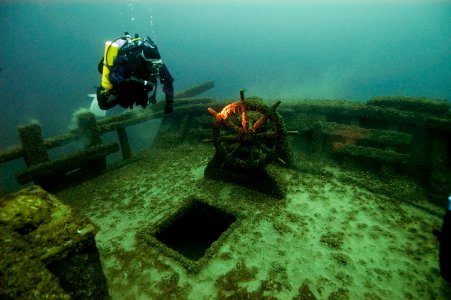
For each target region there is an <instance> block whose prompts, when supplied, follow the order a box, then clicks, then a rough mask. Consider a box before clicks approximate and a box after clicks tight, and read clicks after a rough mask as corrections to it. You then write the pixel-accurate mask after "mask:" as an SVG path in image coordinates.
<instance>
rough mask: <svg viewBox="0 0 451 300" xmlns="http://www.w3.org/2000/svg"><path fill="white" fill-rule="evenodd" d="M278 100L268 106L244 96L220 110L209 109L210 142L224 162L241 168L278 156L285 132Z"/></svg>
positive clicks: (264, 164)
mask: <svg viewBox="0 0 451 300" xmlns="http://www.w3.org/2000/svg"><path fill="white" fill-rule="evenodd" d="M280 103H281V101H278V102H277V103H275V104H274V105H272V106H271V107H268V106H266V105H265V104H263V103H262V101H259V100H257V99H246V100H245V99H244V92H243V90H241V91H240V100H239V101H237V102H234V103H231V104H228V105H227V106H226V107H224V108H223V109H222V111H221V112H216V111H215V110H214V109H213V108H208V112H209V113H210V114H211V115H213V116H214V117H215V119H216V121H215V123H214V124H213V136H212V139H213V143H214V145H215V147H216V151H217V152H216V154H217V155H219V157H220V158H221V159H223V160H224V163H225V162H227V163H228V164H229V165H231V166H233V167H238V168H243V169H258V168H263V167H265V166H266V165H267V164H268V163H270V162H271V161H272V160H274V159H277V158H279V157H280V156H281V154H282V151H283V148H284V146H285V143H286V137H287V131H286V129H285V126H284V124H283V121H282V118H281V117H280V115H279V113H277V112H276V109H277V106H279V104H280Z"/></svg>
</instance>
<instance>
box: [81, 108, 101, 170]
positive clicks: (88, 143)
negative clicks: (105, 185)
mask: <svg viewBox="0 0 451 300" xmlns="http://www.w3.org/2000/svg"><path fill="white" fill-rule="evenodd" d="M76 117H77V123H78V128H79V130H80V136H81V140H82V141H83V144H84V146H85V149H88V148H90V147H94V146H97V145H100V144H102V138H101V136H100V130H99V127H98V126H97V121H96V117H95V116H94V114H93V113H91V112H81V113H78V114H77V116H76ZM83 169H87V170H89V171H91V172H94V173H98V172H99V171H101V170H104V169H106V158H105V157H102V158H99V159H98V160H96V161H94V162H91V163H89V164H87V165H85V166H83Z"/></svg>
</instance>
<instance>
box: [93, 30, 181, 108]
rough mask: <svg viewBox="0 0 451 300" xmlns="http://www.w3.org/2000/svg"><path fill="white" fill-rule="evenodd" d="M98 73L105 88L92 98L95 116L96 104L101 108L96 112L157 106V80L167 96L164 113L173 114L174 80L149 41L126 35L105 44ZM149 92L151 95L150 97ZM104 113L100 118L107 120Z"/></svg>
mask: <svg viewBox="0 0 451 300" xmlns="http://www.w3.org/2000/svg"><path fill="white" fill-rule="evenodd" d="M98 70H99V72H100V73H101V74H102V85H101V86H100V87H98V88H97V93H96V95H92V96H93V97H94V100H93V103H92V104H91V111H92V112H94V111H93V106H97V105H93V104H94V101H95V102H97V103H95V104H98V107H97V110H98V108H100V109H101V110H107V109H110V108H112V107H114V106H116V105H118V104H119V105H120V106H122V107H123V108H130V109H132V108H133V106H134V105H139V106H142V107H143V108H145V107H146V106H147V105H148V104H149V102H150V103H152V104H155V103H156V99H155V96H156V90H157V79H159V80H160V82H161V85H162V89H163V92H164V93H165V107H164V110H165V112H166V113H171V112H172V105H173V103H174V87H173V85H172V83H173V81H174V79H173V77H172V76H171V73H170V72H169V70H168V68H167V67H166V65H165V64H164V63H163V61H162V59H161V56H160V52H159V51H158V47H157V45H156V44H155V43H154V42H153V41H152V40H151V39H150V37H147V38H146V39H142V38H140V37H139V36H138V35H137V34H135V38H132V37H131V36H130V35H129V33H128V32H125V36H124V37H120V38H118V39H116V40H114V41H113V42H106V45H105V53H104V57H103V58H102V59H101V61H100V62H99V66H98ZM150 92H152V93H151V94H150V95H149V93H150ZM96 100H97V101H96ZM94 110H95V108H94ZM94 113H95V114H97V115H99V114H98V113H96V112H94ZM105 113H106V112H103V113H100V115H103V116H104V115H105Z"/></svg>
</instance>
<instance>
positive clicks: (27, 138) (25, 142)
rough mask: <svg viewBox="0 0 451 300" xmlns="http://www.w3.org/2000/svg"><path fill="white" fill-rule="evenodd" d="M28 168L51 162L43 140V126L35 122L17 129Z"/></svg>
mask: <svg viewBox="0 0 451 300" xmlns="http://www.w3.org/2000/svg"><path fill="white" fill-rule="evenodd" d="M17 130H18V131H19V136H20V142H21V144H22V149H23V154H24V159H25V164H26V165H27V167H30V166H33V165H36V164H39V163H42V162H46V161H48V160H49V155H48V153H47V149H46V147H45V145H44V140H43V138H42V131H41V125H40V124H39V122H37V121H34V122H32V123H30V124H26V125H20V126H18V127H17Z"/></svg>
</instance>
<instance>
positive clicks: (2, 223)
mask: <svg viewBox="0 0 451 300" xmlns="http://www.w3.org/2000/svg"><path fill="white" fill-rule="evenodd" d="M0 229H1V235H0V298H2V299H72V298H78V299H80V298H86V297H88V298H89V297H97V298H100V299H106V298H108V290H107V286H106V280H105V277H104V276H103V274H102V271H101V267H100V261H99V259H98V253H97V252H96V249H95V244H94V236H95V234H96V233H97V231H98V230H99V227H98V226H96V225H94V224H92V223H91V222H90V221H89V219H88V218H86V217H85V216H82V215H80V214H79V212H78V211H77V210H76V209H74V208H72V207H70V206H68V205H65V204H63V203H62V202H61V201H60V200H59V199H57V198H56V197H55V196H54V195H51V194H49V193H47V192H46V191H44V190H43V189H42V188H40V187H38V186H31V187H29V188H25V189H23V190H21V191H19V192H16V193H12V194H9V195H7V196H5V197H2V198H0Z"/></svg>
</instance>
